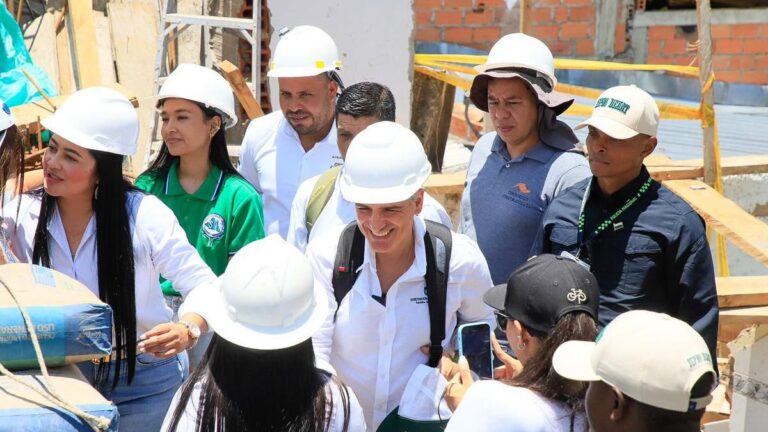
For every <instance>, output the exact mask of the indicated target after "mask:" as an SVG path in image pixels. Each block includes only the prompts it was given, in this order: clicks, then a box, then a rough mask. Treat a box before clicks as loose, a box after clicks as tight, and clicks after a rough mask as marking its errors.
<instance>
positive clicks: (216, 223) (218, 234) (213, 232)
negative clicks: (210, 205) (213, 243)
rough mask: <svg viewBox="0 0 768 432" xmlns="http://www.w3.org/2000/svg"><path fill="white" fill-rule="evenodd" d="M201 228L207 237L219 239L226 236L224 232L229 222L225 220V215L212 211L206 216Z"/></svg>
mask: <svg viewBox="0 0 768 432" xmlns="http://www.w3.org/2000/svg"><path fill="white" fill-rule="evenodd" d="M201 230H202V231H203V235H204V236H205V237H207V238H209V239H211V240H218V239H220V238H222V237H224V232H225V231H226V230H227V224H226V222H224V218H223V217H221V216H220V215H217V214H216V213H211V214H209V215H208V216H206V217H205V220H204V221H203V226H202V227H201Z"/></svg>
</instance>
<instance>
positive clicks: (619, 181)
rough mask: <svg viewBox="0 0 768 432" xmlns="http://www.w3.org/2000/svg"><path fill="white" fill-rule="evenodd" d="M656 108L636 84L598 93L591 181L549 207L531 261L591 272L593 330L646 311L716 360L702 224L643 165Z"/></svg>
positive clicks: (590, 123) (591, 124) (590, 142)
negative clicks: (694, 339)
mask: <svg viewBox="0 0 768 432" xmlns="http://www.w3.org/2000/svg"><path fill="white" fill-rule="evenodd" d="M658 126H659V109H658V107H657V106H656V103H655V101H654V100H653V98H652V97H651V95H649V94H648V93H646V92H645V91H643V90H641V89H640V88H638V87H636V86H633V85H631V86H618V87H613V88H610V89H608V90H606V91H605V92H603V94H601V95H600V97H599V98H598V99H597V102H596V104H595V108H594V110H593V112H592V115H591V117H590V118H589V119H587V120H586V121H584V122H583V123H581V124H579V125H578V126H577V128H583V127H588V128H589V135H588V137H587V151H588V159H589V166H590V168H591V170H592V173H593V177H592V178H590V179H587V180H584V181H582V182H580V183H579V184H577V185H575V186H574V187H572V188H570V189H568V190H567V191H565V192H564V193H563V194H562V195H560V196H559V197H558V198H557V199H555V201H554V202H552V204H550V206H549V208H548V209H547V212H546V213H545V215H544V219H543V221H542V227H541V230H540V232H539V235H541V240H540V241H537V243H536V244H535V245H534V248H533V250H532V251H531V252H532V254H534V255H535V254H539V253H554V254H560V253H563V252H566V253H569V254H572V255H575V256H577V257H579V258H580V259H581V260H583V261H584V262H585V263H587V265H589V266H590V268H591V270H592V273H594V275H595V277H596V278H597V281H598V283H599V284H600V324H601V326H605V325H606V324H608V323H609V322H611V321H612V320H613V319H614V318H615V317H616V316H617V315H618V314H620V313H622V312H625V311H628V310H633V309H646V310H652V311H657V312H663V313H667V314H669V315H671V316H673V317H676V318H679V319H681V320H683V321H685V322H687V323H688V324H689V325H691V326H692V327H693V328H694V329H696V331H698V332H699V333H700V334H701V335H702V337H703V338H704V340H705V341H706V342H707V344H708V345H709V349H710V351H711V353H712V357H713V358H714V357H715V354H714V353H715V344H716V341H717V323H718V305H717V292H716V290H715V274H714V268H713V265H712V256H711V254H710V250H709V245H708V244H707V236H706V231H705V229H704V222H703V221H702V219H701V217H699V215H697V214H696V212H694V211H693V209H692V208H691V207H690V206H689V205H688V204H687V203H685V202H684V201H683V200H682V199H680V198H679V197H678V196H677V195H675V194H673V193H672V192H670V191H669V190H668V189H667V188H665V187H664V186H663V185H661V184H660V183H658V182H655V181H654V180H653V179H652V178H651V177H650V175H649V174H648V170H647V169H646V168H645V166H644V165H643V160H644V158H645V157H646V156H648V155H650V154H651V153H652V152H653V150H654V149H655V148H656V132H657V130H658Z"/></svg>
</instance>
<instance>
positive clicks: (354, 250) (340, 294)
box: [331, 221, 365, 322]
mask: <svg viewBox="0 0 768 432" xmlns="http://www.w3.org/2000/svg"><path fill="white" fill-rule="evenodd" d="M364 246H365V237H363V233H361V232H360V229H358V228H357V221H352V222H350V223H349V225H347V226H346V227H345V228H344V231H342V233H341V237H339V244H338V246H336V259H335V260H334V262H333V277H332V279H331V285H332V286H333V296H334V297H335V298H336V311H334V313H333V321H334V322H335V321H336V314H337V313H338V311H339V306H341V301H342V300H343V299H344V297H345V296H346V295H347V293H349V291H350V290H351V289H352V286H353V285H354V284H355V281H356V280H357V271H356V270H357V268H358V267H360V265H362V263H363V256H364V253H365V249H364Z"/></svg>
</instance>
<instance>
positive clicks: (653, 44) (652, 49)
mask: <svg viewBox="0 0 768 432" xmlns="http://www.w3.org/2000/svg"><path fill="white" fill-rule="evenodd" d="M663 45H664V41H662V40H661V39H653V40H649V41H648V52H649V53H651V54H658V53H660V52H661V49H662V47H663Z"/></svg>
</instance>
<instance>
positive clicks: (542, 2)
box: [532, 0, 562, 9]
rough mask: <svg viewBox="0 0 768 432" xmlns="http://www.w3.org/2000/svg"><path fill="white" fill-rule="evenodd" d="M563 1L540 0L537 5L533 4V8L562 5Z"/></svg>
mask: <svg viewBox="0 0 768 432" xmlns="http://www.w3.org/2000/svg"><path fill="white" fill-rule="evenodd" d="M561 4H562V2H561V1H560V0H539V1H537V2H536V6H533V7H532V9H538V8H540V7H542V6H560V5H561Z"/></svg>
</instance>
